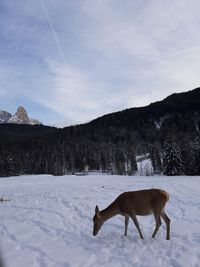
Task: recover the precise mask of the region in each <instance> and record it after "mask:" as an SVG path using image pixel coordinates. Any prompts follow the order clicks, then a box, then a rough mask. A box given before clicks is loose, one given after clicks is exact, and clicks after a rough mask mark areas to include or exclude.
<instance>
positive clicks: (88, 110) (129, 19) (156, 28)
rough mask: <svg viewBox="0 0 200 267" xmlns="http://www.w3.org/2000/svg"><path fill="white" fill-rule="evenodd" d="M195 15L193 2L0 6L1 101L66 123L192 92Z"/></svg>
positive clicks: (197, 81)
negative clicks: (30, 107)
mask: <svg viewBox="0 0 200 267" xmlns="http://www.w3.org/2000/svg"><path fill="white" fill-rule="evenodd" d="M199 10H200V2H199V1H197V0H192V1H190V2H188V1H186V0H182V1H179V0H178V1H175V2H173V4H172V3H171V1H169V0H166V1H158V0H154V1H153V0H152V1H129V0H127V1H125V2H123V3H122V1H120V0H101V1H93V0H83V1H81V0H75V1H74V0H73V1H72V0H69V1H65V0H58V1H49V0H40V1H33V0H22V1H20V2H19V3H17V4H16V2H15V1H14V0H3V1H2V2H1V4H0V12H1V16H0V23H1V25H3V27H2V30H1V32H0V39H1V43H0V56H1V59H2V61H1V63H0V78H2V79H0V97H1V100H2V99H4V100H6V99H8V97H10V100H11V98H12V101H11V105H18V104H21V103H19V102H20V99H23V101H24V99H27V101H28V103H29V104H30V103H31V102H32V103H33V107H34V104H38V105H40V106H41V110H42V108H45V112H46V113H45V114H46V115H44V114H43V115H42V116H43V118H45V116H46V121H45V122H46V123H48V122H50V121H51V117H52V118H55V117H56V118H60V120H63V119H64V118H66V120H68V121H69V123H72V122H81V121H88V120H90V119H92V118H95V117H97V116H100V115H103V114H105V113H107V112H112V111H117V110H120V109H124V108H127V107H133V106H142V105H146V104H148V103H150V102H153V101H156V100H160V99H162V98H163V97H166V96H167V95H168V94H170V93H172V92H174V91H176V92H180V91H185V90H189V89H192V88H195V87H198V86H199V85H200V76H199V60H200V56H199V55H200V35H199V25H200V11H199ZM11 96H12V97H11ZM7 102H8V101H7ZM7 102H6V103H7ZM25 102H26V101H25ZM25 104H26V103H25ZM47 113H48V115H47ZM49 114H50V115H49ZM55 114H56V115H55ZM38 119H40V118H38ZM51 122H52V121H51Z"/></svg>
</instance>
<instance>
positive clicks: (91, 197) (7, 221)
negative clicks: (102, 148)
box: [0, 175, 200, 267]
mask: <svg viewBox="0 0 200 267" xmlns="http://www.w3.org/2000/svg"><path fill="white" fill-rule="evenodd" d="M0 185H1V186H0V196H3V197H5V198H10V199H11V201H8V202H2V203H0V209H1V212H0V237H1V239H0V245H1V253H2V255H3V258H4V261H5V262H6V267H13V266H14V267H15V266H16V267H18V266H20V267H27V266H29V267H32V266H34V267H39V266H40V267H47V266H48V267H53V266H56V267H89V266H92V267H98V266H109V267H110V266H115V267H118V266H119V267H122V266H125V267H129V266H130V267H132V266H134V267H156V266H158V267H159V266H160V267H161V266H162V267H170V266H171V267H172V266H173V267H182V266H184V267H199V266H200V249H199V246H200V177H163V176H162V177H142V176H140V177H136V176H135V177H128V176H126V177H125V176H103V175H101V176H100V175H99V176H98V175H89V176H63V177H52V176H47V175H46V176H44V175H43V176H22V177H16V178H15V177H14V178H2V179H1V180H0ZM152 187H157V188H164V189H166V190H167V191H168V192H169V194H170V200H169V202H168V203H167V206H166V212H167V213H168V216H169V217H170V218H171V240H170V241H167V240H165V225H164V223H163V224H162V226H161V228H160V230H159V232H158V234H157V236H156V238H155V240H153V239H152V238H151V237H150V236H151V234H152V232H153V230H154V218H153V216H146V217H139V216H138V219H139V222H140V224H141V228H142V232H143V235H144V237H145V239H144V240H141V239H140V238H139V236H138V233H137V231H136V229H135V226H134V225H133V223H131V222H130V224H129V230H128V236H127V237H124V236H123V233H124V218H123V217H122V216H116V217H114V218H112V219H111V220H109V221H107V222H106V223H105V224H104V225H103V227H102V229H101V231H100V233H99V235H98V236H97V237H93V236H92V228H93V225H92V217H93V215H94V207H95V205H96V204H99V207H100V209H102V208H105V207H106V206H107V205H108V204H109V203H110V202H111V201H113V200H114V199H115V197H117V196H118V194H119V193H121V192H122V191H130V190H136V189H142V188H152Z"/></svg>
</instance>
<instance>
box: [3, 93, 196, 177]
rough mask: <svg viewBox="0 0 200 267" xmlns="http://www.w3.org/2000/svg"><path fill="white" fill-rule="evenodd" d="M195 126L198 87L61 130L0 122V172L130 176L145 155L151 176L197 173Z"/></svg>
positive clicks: (11, 173)
mask: <svg viewBox="0 0 200 267" xmlns="http://www.w3.org/2000/svg"><path fill="white" fill-rule="evenodd" d="M199 129H200V88H197V89H194V90H192V91H189V92H186V93H179V94H177V93H175V94H172V95H171V96H169V97H167V98H165V99H164V100H162V101H159V102H155V103H152V104H150V105H149V106H146V107H141V108H131V109H127V110H123V111H120V112H116V113H112V114H107V115H104V116H102V117H100V118H97V119H95V120H93V121H91V122H89V123H86V124H82V125H74V126H70V127H66V128H63V129H57V128H54V127H48V126H43V125H33V126H31V125H17V124H12V125H11V124H0V176H12V175H21V174H53V175H64V174H73V173H76V172H85V173H87V172H88V171H91V170H95V171H100V172H107V173H110V174H119V175H134V174H135V173H136V172H137V163H136V156H138V155H144V154H146V153H148V154H149V157H150V159H151V162H152V166H153V172H154V173H155V174H161V173H163V174H164V175H183V174H185V175H200V134H199Z"/></svg>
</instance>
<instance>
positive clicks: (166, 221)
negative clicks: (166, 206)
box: [160, 210, 170, 240]
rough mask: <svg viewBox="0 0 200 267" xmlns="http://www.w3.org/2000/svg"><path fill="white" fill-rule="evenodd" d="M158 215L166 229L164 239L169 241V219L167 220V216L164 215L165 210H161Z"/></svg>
mask: <svg viewBox="0 0 200 267" xmlns="http://www.w3.org/2000/svg"><path fill="white" fill-rule="evenodd" d="M160 215H161V217H162V218H163V220H164V222H165V224H166V228H167V230H166V232H167V234H166V239H167V240H170V219H169V218H168V216H167V214H166V213H165V210H162V212H161V214H160Z"/></svg>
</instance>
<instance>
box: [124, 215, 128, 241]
mask: <svg viewBox="0 0 200 267" xmlns="http://www.w3.org/2000/svg"><path fill="white" fill-rule="evenodd" d="M128 223H129V216H125V233H124V235H125V236H127V230H128Z"/></svg>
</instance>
